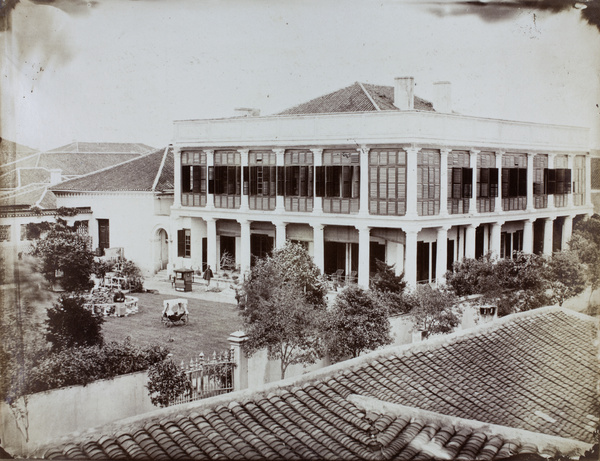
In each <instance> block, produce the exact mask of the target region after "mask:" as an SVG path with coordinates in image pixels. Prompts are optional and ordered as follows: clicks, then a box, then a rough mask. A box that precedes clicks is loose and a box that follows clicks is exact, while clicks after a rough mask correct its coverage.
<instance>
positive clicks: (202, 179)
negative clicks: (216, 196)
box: [198, 166, 206, 194]
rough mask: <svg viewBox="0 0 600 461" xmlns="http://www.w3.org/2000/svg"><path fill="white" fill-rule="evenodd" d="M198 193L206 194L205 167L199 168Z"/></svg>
mask: <svg viewBox="0 0 600 461" xmlns="http://www.w3.org/2000/svg"><path fill="white" fill-rule="evenodd" d="M198 169H199V170H200V193H201V194H206V167H205V166H200V167H199V168H198Z"/></svg>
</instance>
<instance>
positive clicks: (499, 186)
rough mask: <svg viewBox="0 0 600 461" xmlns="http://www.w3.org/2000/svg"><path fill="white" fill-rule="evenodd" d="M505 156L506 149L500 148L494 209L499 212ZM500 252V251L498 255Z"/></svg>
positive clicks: (497, 154)
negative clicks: (503, 158)
mask: <svg viewBox="0 0 600 461" xmlns="http://www.w3.org/2000/svg"><path fill="white" fill-rule="evenodd" d="M503 156H504V151H502V150H499V151H497V152H496V168H497V169H498V197H496V200H495V203H494V211H495V212H496V213H499V212H501V211H502V157H503ZM499 256H500V253H498V257H499Z"/></svg>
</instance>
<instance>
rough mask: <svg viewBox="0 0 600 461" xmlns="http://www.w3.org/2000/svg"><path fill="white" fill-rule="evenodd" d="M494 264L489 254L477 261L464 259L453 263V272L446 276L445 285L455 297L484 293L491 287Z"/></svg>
mask: <svg viewBox="0 0 600 461" xmlns="http://www.w3.org/2000/svg"><path fill="white" fill-rule="evenodd" d="M493 276H494V262H493V261H492V258H491V256H490V255H489V254H487V255H485V256H482V257H480V258H479V259H471V258H466V259H463V260H462V261H460V262H458V261H457V262H455V263H454V266H453V270H452V271H449V272H448V273H447V274H446V284H447V285H448V286H449V287H450V288H452V290H453V291H454V293H456V295H457V296H469V295H473V294H481V293H484V292H485V291H486V290H487V289H489V287H491V286H492V283H490V279H491V278H493Z"/></svg>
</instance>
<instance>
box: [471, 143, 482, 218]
mask: <svg viewBox="0 0 600 461" xmlns="http://www.w3.org/2000/svg"><path fill="white" fill-rule="evenodd" d="M479 152H481V151H479V150H471V151H470V152H469V162H470V163H469V166H470V167H471V169H472V170H473V186H472V188H473V189H472V193H471V198H470V199H469V214H477V155H478V154H479Z"/></svg>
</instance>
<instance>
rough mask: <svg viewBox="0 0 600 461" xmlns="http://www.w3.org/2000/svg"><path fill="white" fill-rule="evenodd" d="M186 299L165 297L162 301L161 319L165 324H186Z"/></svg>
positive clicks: (187, 317)
mask: <svg viewBox="0 0 600 461" xmlns="http://www.w3.org/2000/svg"><path fill="white" fill-rule="evenodd" d="M187 305H188V300H187V299H181V298H178V299H165V300H164V302H163V306H164V307H163V313H162V318H161V321H162V323H164V324H165V325H167V326H171V325H176V324H178V323H181V324H183V325H185V324H187V323H188V321H189V315H188V314H189V312H188V307H187Z"/></svg>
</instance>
